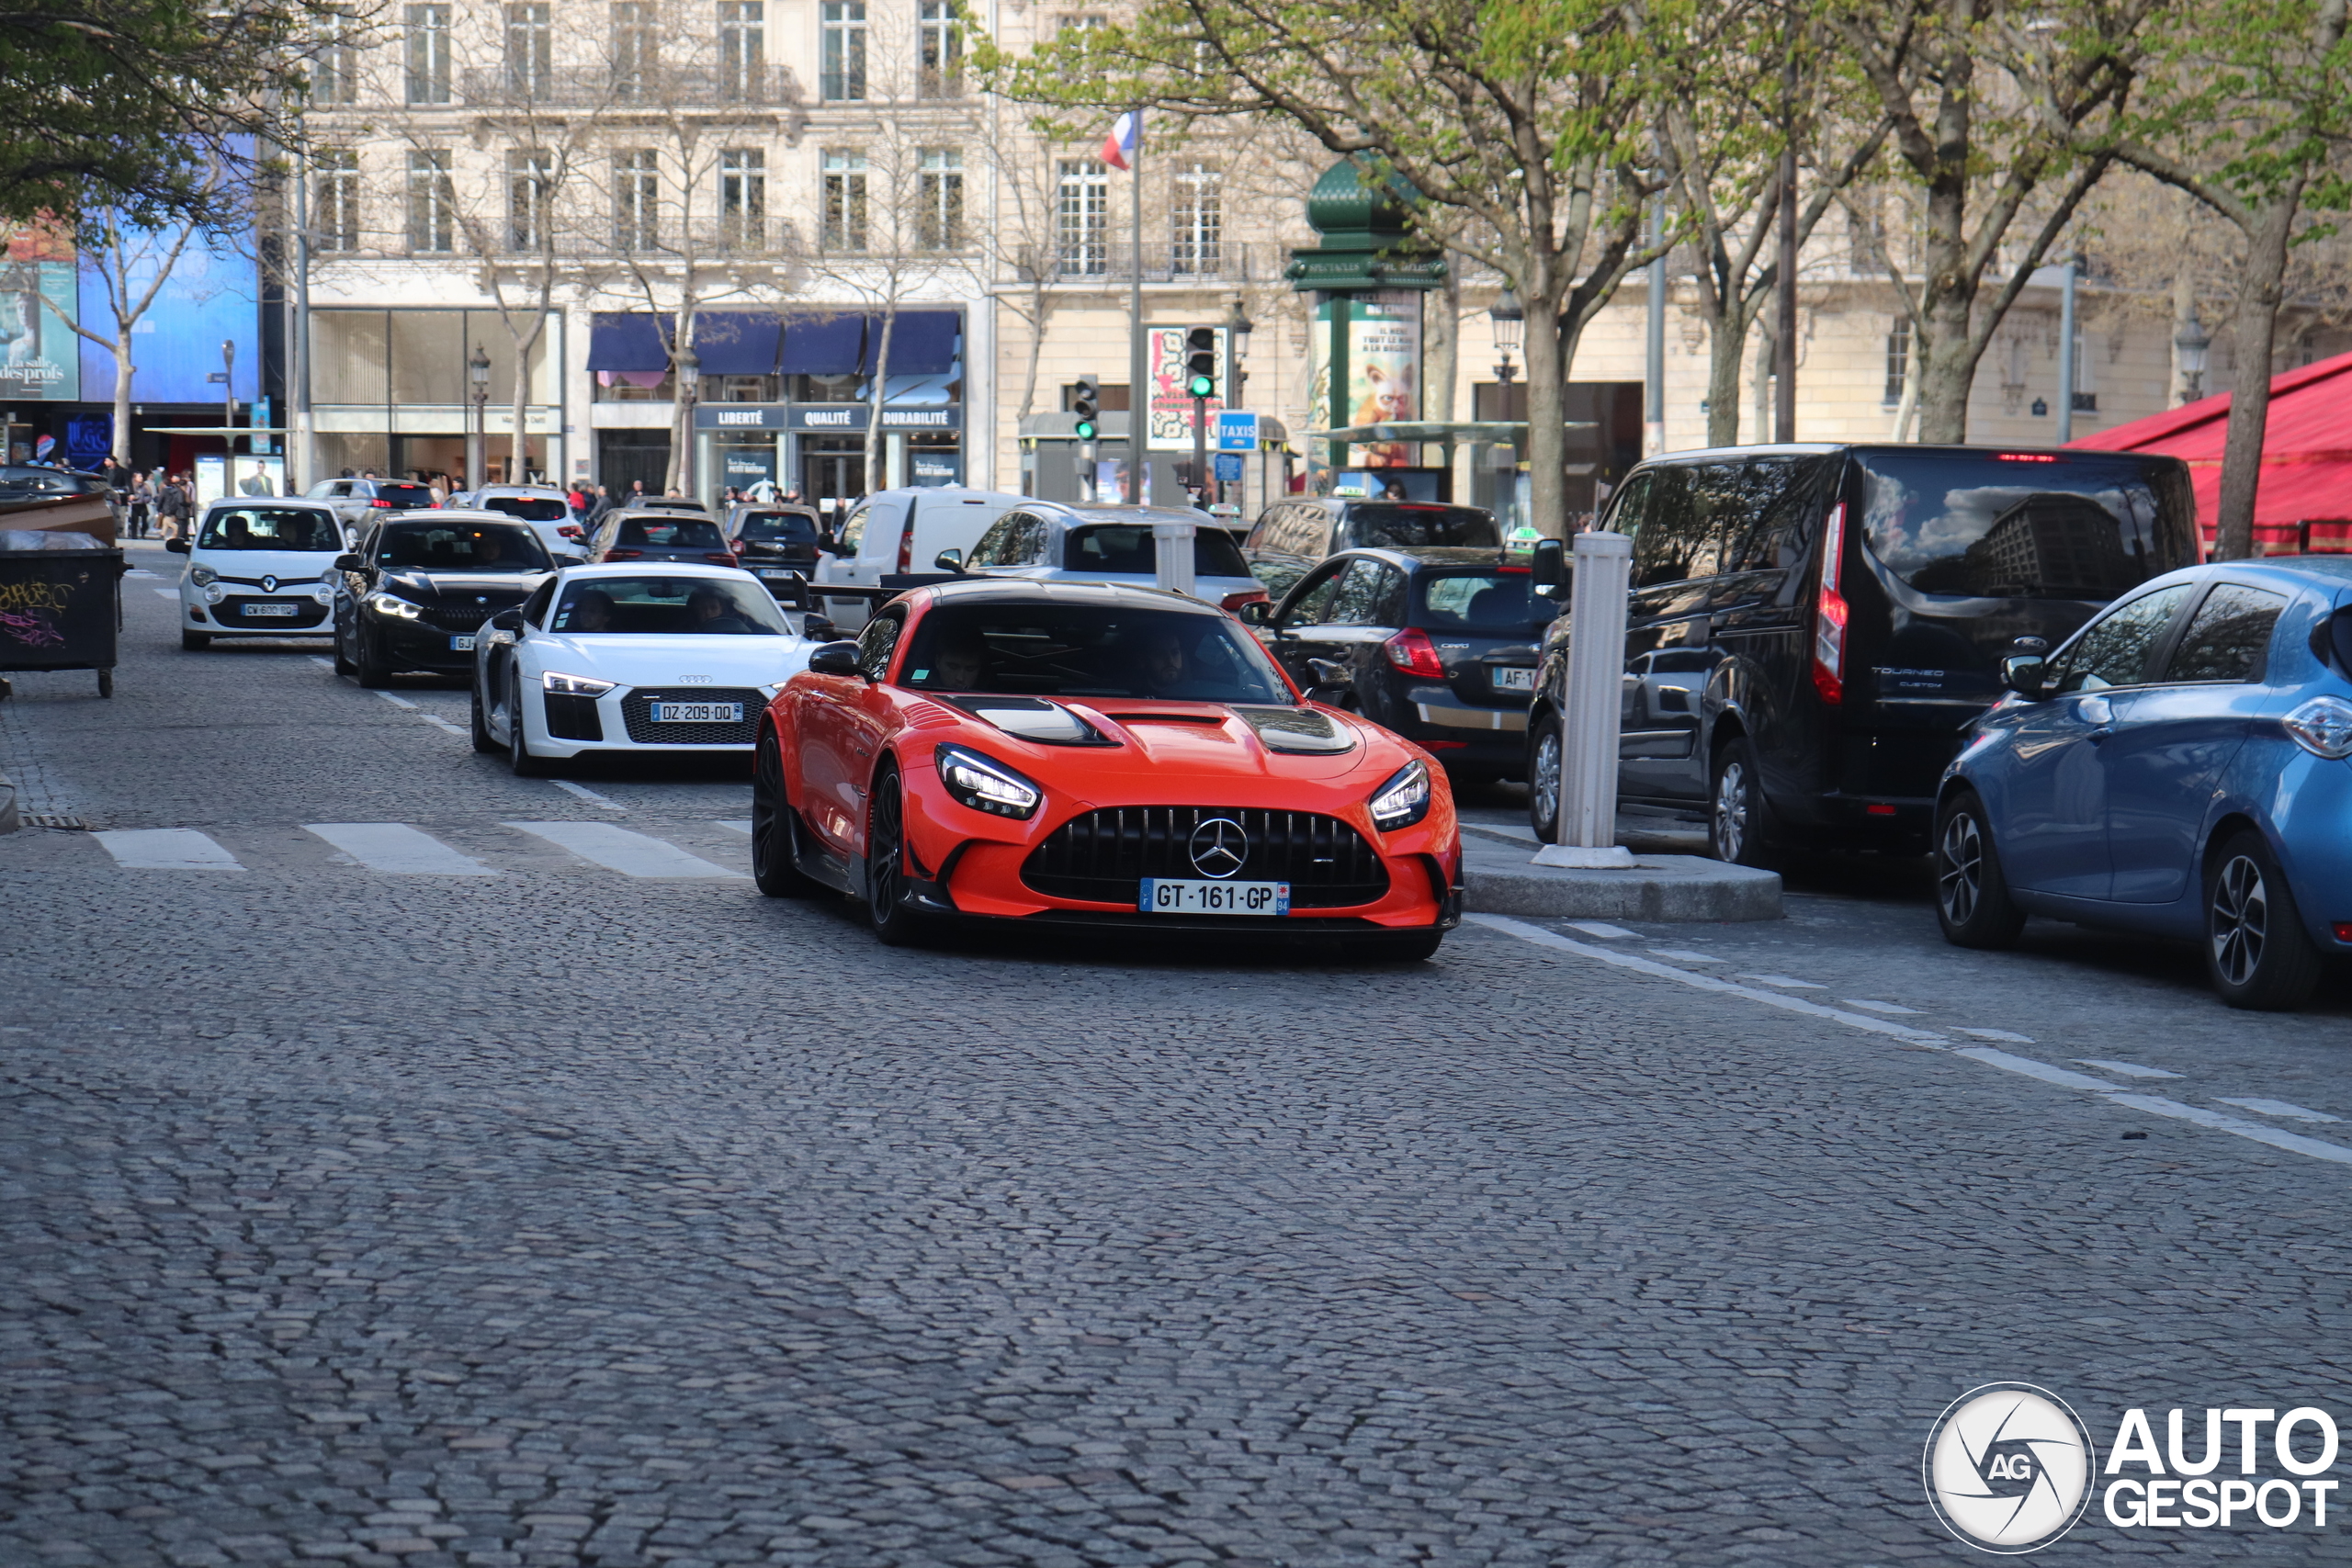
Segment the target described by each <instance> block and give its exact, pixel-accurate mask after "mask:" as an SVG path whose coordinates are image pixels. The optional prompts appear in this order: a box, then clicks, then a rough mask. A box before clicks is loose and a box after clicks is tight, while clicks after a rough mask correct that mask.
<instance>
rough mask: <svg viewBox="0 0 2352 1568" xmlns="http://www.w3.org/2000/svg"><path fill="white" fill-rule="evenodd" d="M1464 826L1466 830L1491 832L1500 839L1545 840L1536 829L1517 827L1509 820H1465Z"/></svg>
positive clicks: (1539, 841)
mask: <svg viewBox="0 0 2352 1568" xmlns="http://www.w3.org/2000/svg"><path fill="white" fill-rule="evenodd" d="M1462 827H1463V829H1464V831H1466V832H1472V833H1490V834H1492V835H1493V836H1494V837H1496V838H1498V839H1509V840H1512V841H1513V842H1515V843H1521V844H1537V843H1542V842H1543V840H1541V839H1538V838H1537V837H1536V836H1535V830H1534V829H1532V828H1515V827H1512V826H1511V825H1510V823H1508V822H1464V823H1463V824H1462Z"/></svg>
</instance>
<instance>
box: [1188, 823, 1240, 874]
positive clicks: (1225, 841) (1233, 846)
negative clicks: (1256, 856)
mask: <svg viewBox="0 0 2352 1568" xmlns="http://www.w3.org/2000/svg"><path fill="white" fill-rule="evenodd" d="M1190 848H1191V850H1192V852H1193V870H1195V871H1197V872H1199V873H1200V874H1202V875H1203V876H1215V877H1227V876H1231V875H1232V874H1234V873H1235V872H1237V871H1239V870H1240V869H1241V863H1242V862H1243V861H1245V860H1248V859H1249V858H1250V835H1249V834H1248V833H1245V832H1243V831H1242V829H1241V824H1240V823H1238V822H1236V821H1235V820H1234V819H1233V818H1230V817H1212V818H1209V819H1208V820H1207V821H1205V822H1204V823H1202V824H1201V825H1200V826H1199V827H1197V828H1195V829H1193V840H1192V843H1191V845H1190Z"/></svg>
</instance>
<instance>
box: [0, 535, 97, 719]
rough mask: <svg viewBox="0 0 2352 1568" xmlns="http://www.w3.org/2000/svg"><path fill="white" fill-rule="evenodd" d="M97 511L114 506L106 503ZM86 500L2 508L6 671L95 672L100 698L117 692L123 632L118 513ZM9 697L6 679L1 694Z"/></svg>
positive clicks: (0, 596) (1, 661) (0, 651)
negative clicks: (118, 653)
mask: <svg viewBox="0 0 2352 1568" xmlns="http://www.w3.org/2000/svg"><path fill="white" fill-rule="evenodd" d="M97 510H98V511H102V512H105V511H106V510H107V509H106V508H105V506H104V503H103V502H98V503H97ZM91 511H92V503H91V502H89V501H88V500H87V499H86V498H84V497H79V496H74V497H66V498H63V499H62V501H60V502H32V503H30V504H28V505H20V506H0V675H5V674H6V672H8V671H17V670H95V671H97V675H98V695H100V696H102V697H111V696H113V695H114V666H115V648H116V643H117V640H118V637H119V633H120V632H121V630H122V574H123V573H124V572H125V571H126V570H129V568H128V567H127V566H126V565H125V564H124V562H123V558H122V552H121V551H120V550H119V549H117V548H115V547H114V520H113V516H112V513H111V512H107V514H106V515H105V516H104V518H103V519H101V518H100V517H98V516H97V515H96V514H94V513H93V514H90V515H84V514H85V513H91ZM8 694H9V687H8V682H6V680H5V679H0V697H6V696H7V695H8Z"/></svg>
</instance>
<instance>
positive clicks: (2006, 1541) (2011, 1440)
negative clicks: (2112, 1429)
mask: <svg viewBox="0 0 2352 1568" xmlns="http://www.w3.org/2000/svg"><path fill="white" fill-rule="evenodd" d="M2097 1468H2098V1452H2097V1450H2095V1449H2093V1447H2092V1446H2091V1435H2090V1430H2089V1428H2087V1427H2085V1426H2084V1425H2083V1423H2082V1418H2081V1417H2080V1416H2076V1415H2075V1413H2074V1411H2073V1410H2072V1409H2070V1408H2069V1407H2068V1406H2067V1404H2066V1403H2065V1401H2064V1400H2062V1399H2060V1398H2059V1397H2058V1396H2057V1395H2056V1394H2054V1393H2050V1392H2049V1391H2048V1390H2047V1389H2041V1388H2036V1387H2035V1386H2034V1385H2033V1384H2031V1383H2022V1382H1999V1383H1986V1384H1985V1386H1983V1387H1982V1388H1973V1389H1971V1390H1969V1391H1968V1392H1967V1393H1963V1394H1962V1395H1961V1396H1960V1397H1959V1398H1958V1399H1956V1400H1954V1401H1953V1402H1952V1403H1951V1405H1950V1406H1949V1407H1948V1408H1946V1410H1945V1411H1944V1413H1943V1415H1941V1416H1939V1417H1937V1420H1936V1424H1935V1426H1934V1427H1932V1428H1931V1429H1930V1430H1929V1431H1928V1447H1927V1452H1926V1455H1925V1457H1924V1459H1923V1461H1922V1462H1921V1469H1922V1471H1923V1472H1924V1476H1925V1479H1926V1482H1927V1486H1928V1505H1929V1506H1932V1507H1933V1508H1934V1509H1935V1511H1936V1517H1937V1518H1938V1519H1939V1521H1941V1523H1942V1524H1943V1527H1944V1528H1945V1529H1948V1530H1950V1531H1951V1533H1952V1534H1953V1535H1955V1536H1957V1537H1959V1538H1960V1540H1962V1541H1964V1542H1966V1543H1967V1544H1968V1545H1970V1546H1973V1547H1974V1548H1976V1549H1977V1550H1978V1551H1990V1552H1995V1553H1997V1554H2000V1555H2004V1556H2015V1555H2018V1554H2020V1553H2023V1552H2028V1551H2041V1549H2042V1548H2043V1547H2045V1546H2048V1545H2049V1544H2050V1543H2051V1542H2052V1541H2054V1540H2057V1539H2058V1538H2059V1537H2061V1536H2063V1535H2064V1534H2065V1533H2066V1532H2067V1531H2068V1530H2070V1529H2074V1528H2075V1521H2076V1520H2078V1519H2080V1518H2081V1517H2083V1509H2084V1507H2085V1506H2086V1505H2087V1504H2088V1503H2089V1501H2090V1493H2091V1476H2092V1474H2093V1473H2094V1472H2096V1470H2097Z"/></svg>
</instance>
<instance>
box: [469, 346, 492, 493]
mask: <svg viewBox="0 0 2352 1568" xmlns="http://www.w3.org/2000/svg"><path fill="white" fill-rule="evenodd" d="M466 379H467V380H468V381H469V382H471V383H472V388H473V400H474V426H473V429H472V430H471V431H470V432H469V433H468V434H467V435H466V488H467V489H468V490H480V489H481V487H482V482H483V475H484V471H485V469H486V468H487V467H488V458H487V457H486V456H485V455H484V452H483V448H484V447H486V446H488V445H489V440H490V437H489V419H490V355H488V354H487V353H485V352H483V349H482V346H481V344H474V352H473V356H472V357H471V358H469V359H468V360H467V361H466Z"/></svg>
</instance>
